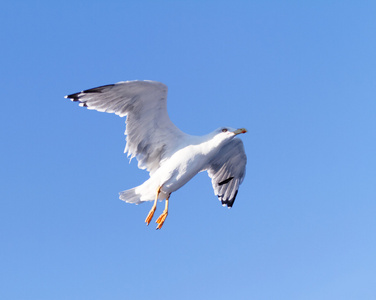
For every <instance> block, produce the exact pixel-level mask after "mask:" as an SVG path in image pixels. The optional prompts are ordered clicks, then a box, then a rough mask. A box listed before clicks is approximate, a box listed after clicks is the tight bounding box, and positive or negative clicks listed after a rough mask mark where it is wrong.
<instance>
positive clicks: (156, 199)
mask: <svg viewBox="0 0 376 300" xmlns="http://www.w3.org/2000/svg"><path fill="white" fill-rule="evenodd" d="M160 192H161V187H158V189H157V195H156V196H155V200H154V204H153V206H152V208H151V210H150V211H149V214H148V216H147V217H146V219H145V223H146V225H149V224H150V221H151V219H153V216H154V212H155V210H156V208H157V201H158V196H159V193H160Z"/></svg>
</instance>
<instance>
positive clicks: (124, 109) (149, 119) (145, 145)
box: [65, 80, 187, 173]
mask: <svg viewBox="0 0 376 300" xmlns="http://www.w3.org/2000/svg"><path fill="white" fill-rule="evenodd" d="M65 98H70V99H71V100H72V101H78V102H79V105H80V106H83V107H87V108H88V109H94V110H97V111H101V112H108V113H115V114H116V115H118V116H120V117H124V116H127V119H126V130H125V134H126V136H127V137H126V142H127V143H126V147H125V150H124V152H128V156H130V157H131V159H132V158H133V157H136V158H137V160H138V167H139V168H140V169H147V170H148V171H149V172H151V173H153V172H154V171H155V170H156V169H158V167H159V165H160V161H161V160H162V159H163V158H165V157H168V156H170V155H171V154H172V153H173V151H174V149H175V148H176V147H177V145H178V143H179V142H180V141H181V140H182V139H185V138H186V136H187V135H186V134H185V133H183V132H182V131H181V130H180V129H178V128H177V127H176V126H175V125H174V124H173V123H172V122H171V120H170V118H169V116H168V113H167V86H165V85H164V84H163V83H160V82H156V81H138V80H137V81H122V82H118V83H115V84H110V85H104V86H100V87H97V88H93V89H89V90H85V91H82V92H80V93H76V94H71V95H68V96H65Z"/></svg>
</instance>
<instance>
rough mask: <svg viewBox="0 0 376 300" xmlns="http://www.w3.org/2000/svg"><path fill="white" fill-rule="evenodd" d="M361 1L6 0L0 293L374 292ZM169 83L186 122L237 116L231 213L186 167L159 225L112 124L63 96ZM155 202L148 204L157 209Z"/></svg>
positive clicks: (373, 148)
mask: <svg viewBox="0 0 376 300" xmlns="http://www.w3.org/2000/svg"><path fill="white" fill-rule="evenodd" d="M375 15H376V4H375V3H374V2H373V1H304V2H303V1H284V3H282V1H233V2H227V1H190V2H188V1H78V2H77V1H64V2H51V1H35V2H30V1H19V2H14V1H3V2H2V9H1V11H0V26H1V28H2V30H1V32H0V37H1V41H2V47H1V49H0V54H1V55H0V57H1V68H0V74H1V86H2V89H1V91H2V99H3V100H2V110H1V119H0V122H1V137H2V141H3V143H2V147H1V165H2V168H1V169H0V178H1V187H2V189H1V190H2V201H1V202H0V203H1V204H0V228H1V229H0V235H1V247H0V257H1V261H0V270H1V272H0V286H1V288H0V298H1V299H38V300H43V299H261V300H263V299H265V300H266V299H307V300H311V299H312V300H313V299H375V298H376V288H375V287H376V259H375V253H376V234H375V232H376V217H375V216H376V201H375V200H376V185H375V183H376V171H375V170H376V158H375V152H376V132H375V129H376V118H375V116H376V113H375V112H376V102H375V94H376V85H375V78H376V56H375V53H376V39H375V37H376V18H375ZM134 79H151V80H158V81H161V82H163V83H165V84H167V85H168V87H169V97H168V110H169V114H170V117H171V119H172V120H173V122H174V123H175V124H176V125H177V126H178V127H179V128H181V129H182V130H183V131H185V132H187V133H190V134H205V133H208V132H210V131H212V130H214V129H215V128H217V127H220V126H223V125H225V126H231V127H245V128H247V129H248V133H247V134H245V135H242V136H241V138H242V139H243V141H244V144H245V148H246V152H247V155H248V165H247V175H246V178H245V180H244V182H243V184H242V186H241V189H240V191H239V194H238V197H237V199H236V201H235V204H234V207H233V208H232V209H231V210H228V209H225V208H223V207H222V206H221V205H220V203H219V201H218V200H217V198H216V197H215V196H214V194H213V190H212V187H211V183H210V179H209V178H208V176H207V175H206V174H204V173H201V174H199V175H198V176H196V177H195V178H194V179H193V180H192V181H190V182H189V183H188V184H187V185H186V186H184V187H183V188H181V189H180V190H179V191H177V192H175V193H174V194H173V195H172V197H171V203H170V214H169V216H168V218H167V220H166V223H165V224H164V227H163V229H162V230H159V231H156V230H155V226H154V224H153V225H151V226H149V227H146V226H145V224H144V219H145V217H146V215H147V213H148V211H149V209H150V207H151V203H146V204H143V205H139V206H135V205H130V204H125V203H124V202H122V201H120V200H118V192H120V191H122V190H125V189H128V188H132V187H134V186H136V185H139V184H141V183H142V182H143V181H144V180H145V179H146V178H147V177H148V175H147V173H146V172H144V171H141V170H139V169H138V168H137V164H136V161H132V162H131V163H130V164H129V162H128V160H127V158H126V156H125V155H124V154H123V149H124V147H125V138H124V135H123V132H124V128H125V126H124V119H121V118H119V117H117V116H115V115H110V114H104V113H98V112H93V111H88V110H86V109H83V108H80V107H78V105H76V104H74V103H71V102H70V101H68V100H67V99H64V98H63V97H64V96H65V95H67V94H70V93H74V92H78V91H80V90H83V89H88V88H92V87H96V86H99V85H103V84H109V83H114V82H117V81H121V80H134ZM162 209H163V205H159V207H158V211H157V214H159V213H160V212H161V211H162Z"/></svg>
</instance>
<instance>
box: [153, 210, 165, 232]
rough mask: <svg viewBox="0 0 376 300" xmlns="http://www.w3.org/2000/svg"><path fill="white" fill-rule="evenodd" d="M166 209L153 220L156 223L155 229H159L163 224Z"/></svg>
mask: <svg viewBox="0 0 376 300" xmlns="http://www.w3.org/2000/svg"><path fill="white" fill-rule="evenodd" d="M167 215H168V213H167V211H164V212H163V213H162V214H161V215H160V216H159V217H158V219H157V221H155V223H157V224H158V226H157V229H161V228H162V226H163V223H164V222H165V220H166V218H167Z"/></svg>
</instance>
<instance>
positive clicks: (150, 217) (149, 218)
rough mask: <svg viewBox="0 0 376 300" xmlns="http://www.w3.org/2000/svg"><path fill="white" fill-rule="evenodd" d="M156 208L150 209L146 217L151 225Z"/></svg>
mask: <svg viewBox="0 0 376 300" xmlns="http://www.w3.org/2000/svg"><path fill="white" fill-rule="evenodd" d="M155 209H156V208H155V207H152V209H151V210H150V211H149V214H148V216H147V217H146V219H145V223H146V225H149V224H150V222H151V219H153V216H154V212H155Z"/></svg>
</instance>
